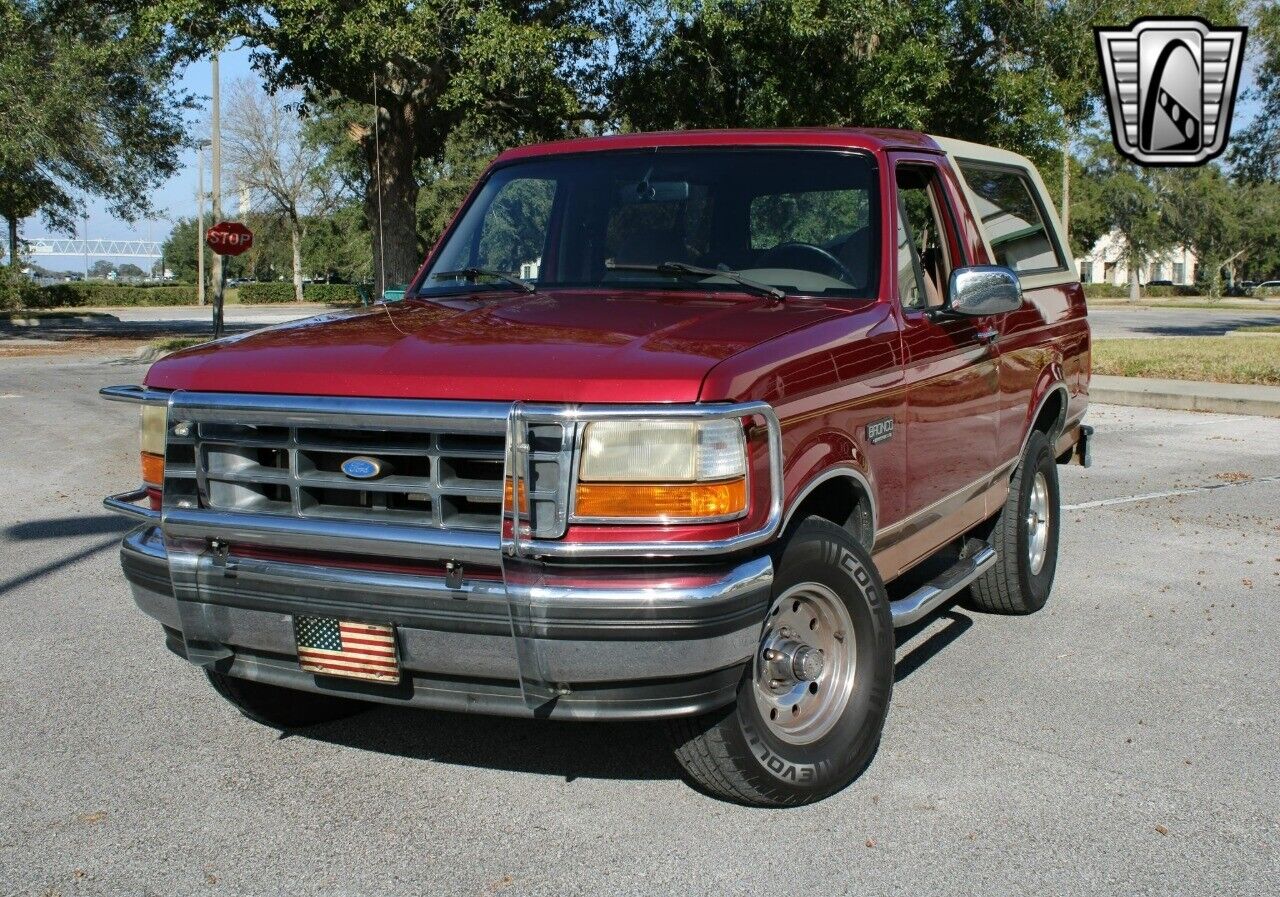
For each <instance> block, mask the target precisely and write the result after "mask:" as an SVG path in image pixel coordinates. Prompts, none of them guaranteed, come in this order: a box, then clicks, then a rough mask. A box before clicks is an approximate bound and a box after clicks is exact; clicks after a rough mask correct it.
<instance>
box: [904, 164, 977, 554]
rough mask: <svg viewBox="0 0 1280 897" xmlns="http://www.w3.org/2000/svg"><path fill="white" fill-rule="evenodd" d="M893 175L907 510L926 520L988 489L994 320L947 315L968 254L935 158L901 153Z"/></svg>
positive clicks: (925, 522) (935, 518)
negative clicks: (952, 284)
mask: <svg viewBox="0 0 1280 897" xmlns="http://www.w3.org/2000/svg"><path fill="white" fill-rule="evenodd" d="M894 175H895V182H896V185H897V202H896V211H897V215H896V217H897V235H898V236H897V240H898V254H897V266H896V267H897V279H898V297H899V302H900V306H901V314H902V319H903V331H902V341H903V357H904V362H905V375H906V376H905V381H906V389H907V420H906V431H907V433H906V436H907V440H906V441H907V484H908V485H907V509H906V511H907V515H908V517H910V516H911V515H913V514H918V515H921V517H923V518H925V519H923V520H921V521H920V523H919V526H920V527H923V526H928V525H930V524H931V523H933V522H937V521H939V520H942V519H944V518H948V517H950V516H952V515H954V514H957V513H959V512H960V511H961V510H962V509H964V506H965V504H966V503H967V502H968V501H970V500H971V499H973V498H975V497H976V496H978V495H980V494H981V493H982V492H983V491H984V490H985V488H986V487H987V485H988V481H989V480H990V476H991V472H992V469H993V467H994V466H995V464H996V427H997V421H998V411H999V408H998V401H999V373H998V363H997V356H996V354H995V343H994V340H993V339H992V335H993V333H994V332H995V331H994V327H995V322H994V321H993V319H991V318H972V317H961V316H949V315H943V314H940V312H941V311H942V309H943V307H944V306H945V304H946V300H947V290H948V285H949V280H950V276H951V271H952V270H953V269H954V268H955V267H958V266H962V265H965V264H967V263H968V259H967V258H966V257H965V253H964V250H963V248H962V244H961V240H960V239H959V234H958V230H957V226H956V223H955V222H956V217H955V215H954V214H953V212H952V207H951V197H950V196H949V195H948V190H947V188H946V182H945V179H944V176H943V172H942V170H941V169H940V168H939V166H938V164H937V162H936V161H935V157H932V156H927V155H924V154H920V155H904V156H902V157H899V158H897V159H896V160H895V164H894ZM925 511H928V513H927V514H923V513H922V512H925ZM957 522H959V521H957ZM974 522H977V521H974ZM913 528H915V527H913ZM949 528H950V527H946V526H944V527H941V528H940V529H943V530H946V529H949Z"/></svg>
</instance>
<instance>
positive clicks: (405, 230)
mask: <svg viewBox="0 0 1280 897" xmlns="http://www.w3.org/2000/svg"><path fill="white" fill-rule="evenodd" d="M413 119H414V110H413V109H412V107H411V106H408V105H407V104H403V103H392V104H387V107H386V108H384V109H383V110H382V115H381V128H380V130H379V132H378V134H377V135H376V137H377V139H376V140H375V135H373V134H370V135H369V136H368V137H366V138H365V140H364V149H365V160H366V162H367V163H368V166H369V181H368V187H367V189H366V190H365V197H364V213H365V218H366V220H367V221H368V222H369V232H370V234H371V235H372V238H373V239H372V245H373V284H374V297H375V298H381V296H382V294H383V291H384V290H386V289H387V288H388V287H389V286H399V285H402V284H406V283H408V282H409V280H410V279H411V278H412V277H413V275H414V273H415V272H416V271H417V270H418V265H419V264H420V263H421V261H422V259H421V258H419V254H418V215H417V206H418V182H417V180H415V179H414V176H413V162H414V156H415V149H418V147H415V140H416V138H415V134H414V129H413Z"/></svg>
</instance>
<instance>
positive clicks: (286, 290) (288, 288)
mask: <svg viewBox="0 0 1280 897" xmlns="http://www.w3.org/2000/svg"><path fill="white" fill-rule="evenodd" d="M239 290H240V304H241V305H259V304H268V303H274V302H292V301H293V284H292V283H290V282H288V281H283V282H280V281H277V282H275V283H242V284H240V287H239ZM302 298H303V299H305V300H306V301H307V302H327V303H332V304H334V305H354V304H356V303H359V302H360V290H359V287H357V286H355V285H354V284H349V283H309V284H305V285H304V286H303V287H302Z"/></svg>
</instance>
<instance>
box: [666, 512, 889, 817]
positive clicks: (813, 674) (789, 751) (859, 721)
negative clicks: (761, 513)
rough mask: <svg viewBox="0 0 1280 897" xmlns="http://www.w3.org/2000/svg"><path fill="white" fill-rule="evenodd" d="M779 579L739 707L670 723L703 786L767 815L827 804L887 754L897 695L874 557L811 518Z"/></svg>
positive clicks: (680, 755) (682, 756)
mask: <svg viewBox="0 0 1280 897" xmlns="http://www.w3.org/2000/svg"><path fill="white" fill-rule="evenodd" d="M776 570H777V572H776V575H775V577H774V585H773V604H772V606H771V609H770V612H769V615H768V616H767V617H766V619H765V623H764V628H763V633H762V636H761V641H760V645H759V647H758V649H757V652H756V656H755V657H754V659H753V661H752V663H751V664H750V665H749V666H748V668H747V670H746V672H745V674H744V676H743V680H742V683H741V684H740V685H739V687H738V696H737V700H736V701H735V702H734V703H733V704H732V705H730V706H729V707H727V708H724V709H722V710H719V711H716V712H715V713H711V714H707V715H704V716H701V717H696V718H693V719H680V720H673V721H672V722H671V723H670V724H669V728H670V731H671V734H672V737H673V740H674V742H675V755H676V759H677V760H679V762H680V765H681V766H683V767H684V770H685V772H686V773H687V774H688V776H689V778H690V779H691V780H692V782H693V784H694V785H695V786H697V787H700V788H701V789H703V790H705V791H707V792H709V793H711V794H713V795H715V796H717V797H721V798H724V799H726V800H731V801H735V802H738V803H743V804H750V805H754V806H766V807H783V806H795V805H798V804H805V803H810V802H813V801H816V800H821V799H822V798H824V797H827V796H828V795H831V794H833V793H835V792H836V791H839V790H840V789H841V788H844V787H845V786H846V785H848V784H849V783H850V782H852V781H853V780H854V779H855V778H857V776H858V775H859V774H860V773H861V772H862V770H863V769H865V768H866V766H867V764H868V763H870V762H871V758H872V757H873V756H874V755H875V752H876V748H877V747H878V746H879V743H880V732H881V730H882V729H883V728H884V722H885V717H886V716H887V714H888V710H889V697H890V695H891V693H892V691H893V664H894V635H893V620H892V618H891V616H890V613H889V599H888V596H887V595H886V594H885V589H884V584H883V583H882V582H881V581H880V576H879V574H878V573H877V572H876V568H875V566H874V564H872V562H871V556H870V554H868V552H867V550H866V549H865V548H863V547H862V545H860V544H859V543H858V542H857V541H856V540H855V539H854V538H853V537H852V536H851V535H849V533H848V532H847V531H845V530H844V529H841V528H840V527H838V526H836V525H835V524H833V523H831V522H829V521H826V520H821V519H819V518H816V517H811V518H809V519H808V520H805V521H804V522H803V523H801V524H800V525H799V526H798V527H797V528H796V529H795V531H794V534H793V535H792V536H791V537H790V539H789V540H788V541H787V542H786V544H785V547H784V549H783V551H782V552H781V557H780V559H778V561H777V568H776ZM819 658H820V659H819Z"/></svg>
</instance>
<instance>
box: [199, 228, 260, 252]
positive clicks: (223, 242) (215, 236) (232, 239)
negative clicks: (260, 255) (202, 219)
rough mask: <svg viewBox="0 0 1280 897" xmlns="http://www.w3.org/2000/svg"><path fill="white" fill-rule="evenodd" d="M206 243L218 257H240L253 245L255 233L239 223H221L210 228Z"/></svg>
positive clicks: (206, 235) (205, 239)
mask: <svg viewBox="0 0 1280 897" xmlns="http://www.w3.org/2000/svg"><path fill="white" fill-rule="evenodd" d="M204 242H205V245H207V246H208V247H209V248H210V249H212V250H213V251H214V252H216V253H218V255H239V254H240V253H242V252H244V251H245V250H246V249H248V248H249V247H250V246H252V245H253V231H251V230H249V228H247V227H245V226H244V225H243V224H241V223H240V222H239V221H219V222H218V223H217V224H215V225H214V226H213V227H211V228H209V232H208V233H206V234H205V237H204Z"/></svg>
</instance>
